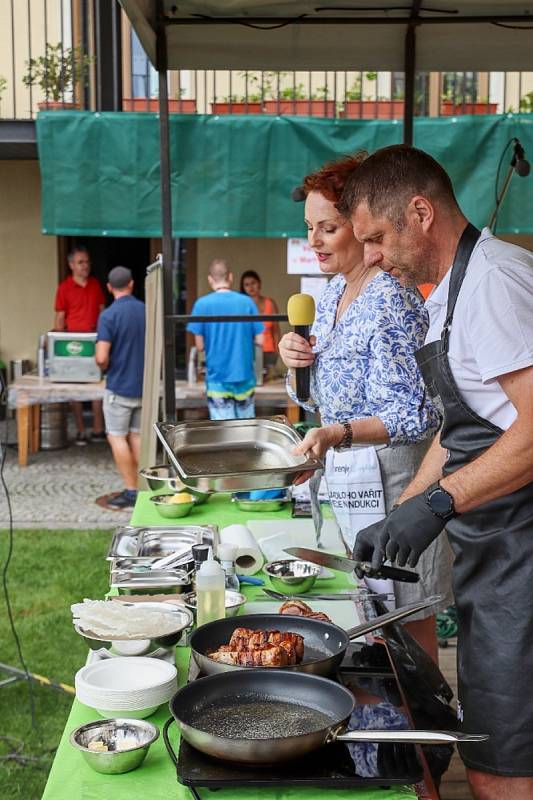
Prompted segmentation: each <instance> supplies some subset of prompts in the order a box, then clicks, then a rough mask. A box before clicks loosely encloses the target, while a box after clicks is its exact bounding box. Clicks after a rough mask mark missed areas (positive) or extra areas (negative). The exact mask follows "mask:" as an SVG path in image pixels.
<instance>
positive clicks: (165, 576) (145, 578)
mask: <svg viewBox="0 0 533 800" xmlns="http://www.w3.org/2000/svg"><path fill="white" fill-rule="evenodd" d="M110 585H111V588H112V589H122V590H124V591H127V592H129V593H131V594H135V593H139V594H143V593H156V592H164V593H171V594H180V593H181V592H185V591H188V589H189V587H190V586H191V578H190V576H189V575H187V573H186V572H181V571H179V572H178V571H165V570H152V571H151V572H135V571H133V570H131V571H128V570H117V571H115V570H112V572H111V581H110Z"/></svg>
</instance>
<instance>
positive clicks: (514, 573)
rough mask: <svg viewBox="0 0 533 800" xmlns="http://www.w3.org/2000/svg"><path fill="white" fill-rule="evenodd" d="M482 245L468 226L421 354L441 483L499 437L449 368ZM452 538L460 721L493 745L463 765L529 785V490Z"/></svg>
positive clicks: (478, 514)
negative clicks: (454, 329) (442, 308)
mask: <svg viewBox="0 0 533 800" xmlns="http://www.w3.org/2000/svg"><path fill="white" fill-rule="evenodd" d="M479 236H480V232H479V231H478V230H477V229H476V228H474V227H473V226H472V225H470V224H469V225H468V226H467V227H466V228H465V230H464V232H463V235H462V237H461V240H460V242H459V246H458V248H457V253H456V256H455V260H454V263H453V267H452V272H451V277H450V287H449V293H448V307H447V316H446V321H445V324H444V327H443V330H442V335H441V339H440V340H439V341H436V342H432V343H431V344H427V345H425V346H424V347H422V348H421V350H419V351H418V353H417V361H418V365H419V367H420V370H421V372H422V375H423V377H424V381H425V382H426V386H427V389H428V393H429V394H430V395H431V396H433V397H436V398H437V397H440V400H441V402H442V406H443V414H444V419H443V424H442V428H441V431H440V437H441V438H440V441H441V445H442V446H443V447H444V448H445V449H447V450H448V459H447V461H446V464H445V467H444V473H445V474H449V473H451V472H454V471H455V470H457V469H460V468H461V467H462V466H464V465H465V464H467V463H468V462H469V461H472V460H473V459H475V458H477V457H478V456H479V455H481V454H482V453H483V452H484V451H485V450H486V449H487V448H488V447H490V446H491V445H492V444H494V442H495V441H496V440H497V439H498V438H499V437H500V436H501V435H502V433H503V431H502V430H501V428H499V427H498V426H497V425H493V424H492V423H491V422H489V421H488V420H486V419H483V418H482V417H480V416H479V415H478V414H476V413H475V412H474V411H473V410H472V409H471V408H469V407H468V405H467V404H466V403H465V401H464V400H463V399H462V397H461V395H460V392H459V389H458V387H457V384H456V383H455V380H454V378H453V375H452V372H451V369H450V364H449V361H448V347H449V337H450V328H451V326H452V321H453V313H454V309H455V304H456V301H457V297H458V295H459V291H460V289H461V285H462V282H463V279H464V276H465V274H466V269H467V266H468V262H469V260H470V256H471V254H472V251H473V249H474V247H475V245H476V242H477V240H478V238H479ZM479 313H483V309H479ZM446 530H447V532H448V538H449V541H450V544H451V546H452V549H453V551H454V554H455V563H454V567H453V589H454V593H455V599H456V606H457V616H458V622H459V637H458V652H457V661H458V664H457V669H458V698H457V699H458V708H457V714H458V718H459V720H460V722H461V723H462V728H463V730H465V731H467V732H471V733H488V734H490V739H489V740H488V741H487V742H483V743H479V744H473V743H471V744H464V745H460V746H459V750H460V753H461V757H462V759H463V761H464V763H465V764H466V766H467V767H471V768H472V769H478V770H480V771H482V772H490V773H494V774H496V775H507V776H509V777H518V776H530V775H533V698H532V694H533V571H532V566H533V484H528V485H527V486H524V487H522V488H521V489H519V490H518V491H516V492H513V493H512V494H510V495H506V496H505V497H500V498H498V499H496V500H492V501H490V502H489V503H485V504H484V505H482V506H480V507H479V508H476V509H475V510H474V511H469V512H467V513H465V514H461V515H460V516H458V517H456V518H455V519H453V520H452V521H451V522H449V523H448V524H447V526H446Z"/></svg>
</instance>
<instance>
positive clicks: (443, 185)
mask: <svg viewBox="0 0 533 800" xmlns="http://www.w3.org/2000/svg"><path fill="white" fill-rule="evenodd" d="M416 195H422V196H423V197H427V199H428V200H431V201H433V202H434V203H437V204H442V205H447V206H452V205H453V206H455V207H457V200H456V199H455V194H454V191H453V186H452V182H451V180H450V177H449V175H448V173H447V172H446V171H445V170H444V169H443V168H442V167H441V165H440V164H439V163H438V161H435V159H434V158H432V157H431V156H430V155H429V153H425V152H424V151H423V150H418V149H417V148H416V147H409V146H408V145H403V144H400V145H392V146H391V147H383V148H381V149H380V150H376V152H375V153H374V154H373V155H371V156H369V157H368V158H367V159H365V161H363V162H362V163H361V164H360V165H359V166H358V167H357V169H356V170H355V171H354V172H353V173H352V175H350V177H349V178H348V180H347V181H346V185H345V187H344V191H343V193H342V197H341V200H340V202H339V204H338V208H339V211H340V212H341V214H343V215H344V216H346V217H350V216H351V215H352V214H353V213H354V211H355V209H356V208H357V207H358V206H359V205H360V204H361V203H366V204H367V205H368V208H369V211H370V213H371V214H372V216H373V217H383V216H385V217H387V219H389V220H390V221H391V222H392V223H393V224H394V226H395V227H396V228H397V229H398V230H401V229H402V228H403V226H404V224H405V209H406V208H407V205H408V204H409V201H410V200H411V198H413V197H415V196H416Z"/></svg>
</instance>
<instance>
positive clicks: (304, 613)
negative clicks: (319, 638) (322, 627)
mask: <svg viewBox="0 0 533 800" xmlns="http://www.w3.org/2000/svg"><path fill="white" fill-rule="evenodd" d="M279 613H280V614H290V615H291V616H293V617H309V619H318V620H320V621H321V622H331V619H330V618H329V617H328V615H327V614H324V613H323V612H322V611H313V609H312V608H311V607H310V606H308V605H307V603H304V602H302V600H286V601H285V602H284V603H283V605H282V606H281V608H280V610H279Z"/></svg>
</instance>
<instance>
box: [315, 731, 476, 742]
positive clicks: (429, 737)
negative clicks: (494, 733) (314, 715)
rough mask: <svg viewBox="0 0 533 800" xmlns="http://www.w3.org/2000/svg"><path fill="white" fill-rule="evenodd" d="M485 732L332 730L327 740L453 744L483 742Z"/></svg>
mask: <svg viewBox="0 0 533 800" xmlns="http://www.w3.org/2000/svg"><path fill="white" fill-rule="evenodd" d="M488 738H489V737H488V735H487V734H485V733H457V732H456V731H368V730H365V731H348V733H342V734H336V733H335V731H332V732H331V733H330V734H329V738H328V741H330V742H333V741H337V742H351V743H352V744H354V743H357V742H405V743H407V744H450V743H451V744H454V743H455V742H485V741H486V740H487V739H488Z"/></svg>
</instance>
